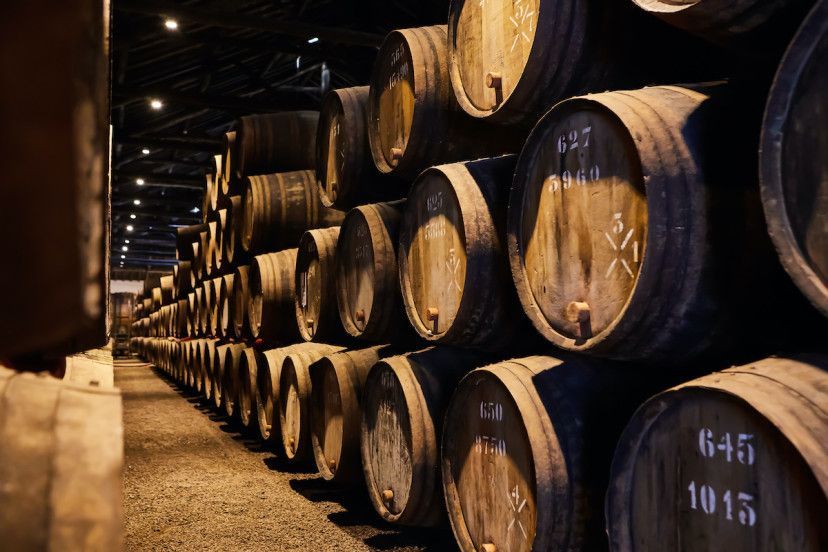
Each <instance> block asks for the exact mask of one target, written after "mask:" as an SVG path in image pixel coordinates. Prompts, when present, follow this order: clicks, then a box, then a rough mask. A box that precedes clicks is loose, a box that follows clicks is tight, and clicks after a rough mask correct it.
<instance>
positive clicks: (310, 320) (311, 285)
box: [294, 226, 343, 341]
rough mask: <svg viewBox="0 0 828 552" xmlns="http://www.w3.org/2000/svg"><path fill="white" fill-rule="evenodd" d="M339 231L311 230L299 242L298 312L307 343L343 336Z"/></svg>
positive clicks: (296, 284)
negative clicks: (338, 289)
mask: <svg viewBox="0 0 828 552" xmlns="http://www.w3.org/2000/svg"><path fill="white" fill-rule="evenodd" d="M339 228H340V227H339V226H334V227H332V228H322V229H318V230H308V231H307V232H305V233H304V234H303V235H302V238H301V239H300V240H299V248H298V250H297V254H296V270H295V275H294V278H295V281H294V287H295V296H294V309H295V312H296V325H297V327H298V330H299V335H300V336H301V337H302V339H304V340H305V341H326V340H331V339H336V338H337V337H340V336H341V335H342V333H343V332H342V324H341V323H340V321H339V311H338V310H337V305H336V280H335V276H336V274H335V271H334V267H335V262H336V243H337V240H338V239H339Z"/></svg>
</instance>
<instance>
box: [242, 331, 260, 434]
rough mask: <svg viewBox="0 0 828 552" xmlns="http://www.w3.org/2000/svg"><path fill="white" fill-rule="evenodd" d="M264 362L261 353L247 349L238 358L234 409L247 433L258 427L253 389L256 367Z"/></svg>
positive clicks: (254, 431)
mask: <svg viewBox="0 0 828 552" xmlns="http://www.w3.org/2000/svg"><path fill="white" fill-rule="evenodd" d="M263 362H264V359H263V355H262V353H261V351H258V350H256V349H254V348H253V347H248V348H247V349H245V350H244V352H243V354H242V356H241V357H240V358H239V386H238V402H237V403H236V409H237V410H238V414H239V421H241V424H242V426H244V428H245V430H246V431H247V432H248V433H256V429H257V426H258V423H259V422H258V420H257V411H256V403H255V399H254V398H253V393H254V391H253V389H254V387H255V385H256V374H257V372H258V367H259V365H260V364H262V363H263Z"/></svg>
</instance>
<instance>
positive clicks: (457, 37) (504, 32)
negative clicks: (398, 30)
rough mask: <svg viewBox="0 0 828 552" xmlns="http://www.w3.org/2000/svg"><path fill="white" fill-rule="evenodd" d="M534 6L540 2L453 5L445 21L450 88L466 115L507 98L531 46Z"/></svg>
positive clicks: (474, 0)
mask: <svg viewBox="0 0 828 552" xmlns="http://www.w3.org/2000/svg"><path fill="white" fill-rule="evenodd" d="M540 4H541V2H540V0H484V1H483V2H481V1H479V0H456V1H455V2H454V6H452V14H454V17H453V18H451V20H450V22H449V25H450V26H451V29H450V30H449V37H450V38H449V40H450V41H451V43H450V44H449V49H450V51H451V73H452V84H453V86H454V87H455V90H456V91H457V94H456V95H457V97H458V101H459V102H460V105H461V106H463V107H464V108H465V109H466V111H467V112H468V113H469V114H471V115H477V116H481V115H485V114H486V113H488V112H490V111H492V110H494V109H497V107H498V106H499V105H500V104H502V103H503V102H504V101H505V100H507V99H508V98H509V97H510V96H511V95H512V92H513V91H514V89H515V86H516V85H517V83H518V81H520V79H521V77H522V75H523V72H524V70H525V68H526V62H527V61H528V59H529V54H530V53H531V51H532V48H533V45H534V42H535V32H536V30H537V25H538V14H539V13H540ZM452 29H453V30H452Z"/></svg>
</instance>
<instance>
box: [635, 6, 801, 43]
mask: <svg viewBox="0 0 828 552" xmlns="http://www.w3.org/2000/svg"><path fill="white" fill-rule="evenodd" d="M633 2H635V4H636V5H638V7H640V8H641V9H643V10H644V11H646V12H648V13H650V14H652V15H653V16H655V17H658V18H659V19H661V20H662V21H664V22H666V23H669V24H670V25H673V26H675V27H678V28H680V29H684V30H685V31H688V32H690V33H693V34H695V35H698V36H701V37H702V38H705V39H707V40H711V41H713V42H716V43H721V44H725V45H730V46H734V47H737V48H739V49H747V48H750V49H751V50H756V49H759V50H760V51H770V52H774V51H776V50H779V49H780V48H784V47H785V46H787V42H788V40H789V39H790V37H791V36H792V34H793V32H794V31H795V30H796V25H798V23H799V22H800V21H802V18H803V17H804V15H805V13H806V11H807V9H808V8H809V7H810V6H812V5H813V0H778V1H775V2H767V1H764V0H737V1H735V2H733V1H724V2H723V1H722V0H682V1H678V2H676V1H675V0H633Z"/></svg>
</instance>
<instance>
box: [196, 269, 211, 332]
mask: <svg viewBox="0 0 828 552" xmlns="http://www.w3.org/2000/svg"><path fill="white" fill-rule="evenodd" d="M212 295H213V281H212V280H204V281H203V282H202V283H201V308H199V309H198V315H199V327H200V328H201V335H203V336H205V337H209V336H210V335H211V334H210V311H211V310H212V306H211V305H212V302H213V299H212Z"/></svg>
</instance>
